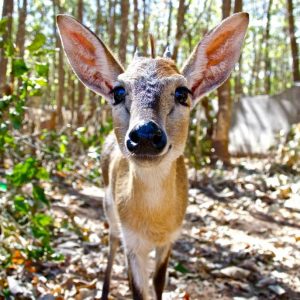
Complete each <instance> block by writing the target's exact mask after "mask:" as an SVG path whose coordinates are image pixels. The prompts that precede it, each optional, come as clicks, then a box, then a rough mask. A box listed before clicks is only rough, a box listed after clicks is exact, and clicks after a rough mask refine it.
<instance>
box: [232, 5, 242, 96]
mask: <svg viewBox="0 0 300 300" xmlns="http://www.w3.org/2000/svg"><path fill="white" fill-rule="evenodd" d="M242 10H243V0H235V1H234V10H233V12H234V13H238V12H241V11H242ZM238 66H239V69H238V72H237V74H236V76H235V78H234V81H235V82H234V83H235V84H234V92H235V93H234V94H235V98H236V99H240V98H241V96H242V94H243V86H242V82H241V80H242V69H243V61H242V55H241V56H240V59H239V64H238Z"/></svg>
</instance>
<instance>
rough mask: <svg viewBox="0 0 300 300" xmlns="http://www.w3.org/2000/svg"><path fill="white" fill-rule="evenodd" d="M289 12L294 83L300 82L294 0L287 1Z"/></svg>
mask: <svg viewBox="0 0 300 300" xmlns="http://www.w3.org/2000/svg"><path fill="white" fill-rule="evenodd" d="M287 10H288V18H289V34H290V43H291V51H292V59H293V79H294V82H296V81H298V82H299V81H300V72H299V56H298V53H299V52H298V44H297V40H296V36H295V32H296V28H295V21H294V6H293V0H287Z"/></svg>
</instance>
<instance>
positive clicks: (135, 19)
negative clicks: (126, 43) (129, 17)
mask: <svg viewBox="0 0 300 300" xmlns="http://www.w3.org/2000/svg"><path fill="white" fill-rule="evenodd" d="M138 25H139V7H138V1H137V0H133V53H134V52H135V51H136V49H137V48H138V47H139V28H138Z"/></svg>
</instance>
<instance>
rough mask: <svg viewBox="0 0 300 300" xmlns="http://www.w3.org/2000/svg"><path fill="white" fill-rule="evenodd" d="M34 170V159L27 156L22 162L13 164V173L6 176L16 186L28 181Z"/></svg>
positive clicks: (35, 169)
mask: <svg viewBox="0 0 300 300" xmlns="http://www.w3.org/2000/svg"><path fill="white" fill-rule="evenodd" d="M36 172H37V168H36V160H35V159H34V158H32V157H29V158H27V159H26V160H25V161H24V162H22V163H19V164H17V165H15V167H14V169H13V173H12V174H11V175H9V176H8V180H10V182H11V183H12V184H13V185H14V186H16V187H18V186H21V185H23V184H24V183H28V182H30V181H31V179H32V178H33V177H34V175H35V174H36Z"/></svg>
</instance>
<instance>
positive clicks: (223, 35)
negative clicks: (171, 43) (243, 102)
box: [181, 13, 249, 105]
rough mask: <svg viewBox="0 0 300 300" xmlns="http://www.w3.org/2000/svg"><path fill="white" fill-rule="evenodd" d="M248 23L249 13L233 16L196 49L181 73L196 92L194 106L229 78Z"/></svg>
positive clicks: (238, 54) (205, 38) (215, 29)
mask: <svg viewBox="0 0 300 300" xmlns="http://www.w3.org/2000/svg"><path fill="white" fill-rule="evenodd" d="M248 23H249V15H248V14H247V13H237V14H234V15H232V16H231V17H229V18H227V19H225V20H224V21H223V22H222V23H221V24H220V25H219V26H217V27H216V28H214V29H213V30H212V31H211V32H210V33H208V34H207V35H206V36H205V37H204V39H203V40H202V41H201V42H200V43H199V44H198V45H197V46H196V48H195V49H194V51H193V53H192V54H191V56H190V57H189V58H188V60H187V61H186V63H185V65H184V67H183V68H182V71H181V73H182V74H183V75H184V76H185V77H186V79H187V81H188V84H189V88H190V90H191V91H192V92H193V95H192V99H193V105H195V104H196V103H197V102H198V101H199V100H200V98H201V97H202V96H204V95H205V94H207V93H208V92H210V91H212V90H214V89H215V88H217V87H218V86H220V85H221V84H222V83H223V82H224V81H225V80H226V79H227V78H228V77H229V75H230V73H231V71H232V69H233V68H234V65H235V63H236V62H237V61H238V59H239V57H240V52H241V47H242V44H243V41H244V37H245V34H246V30H247V27H248Z"/></svg>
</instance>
